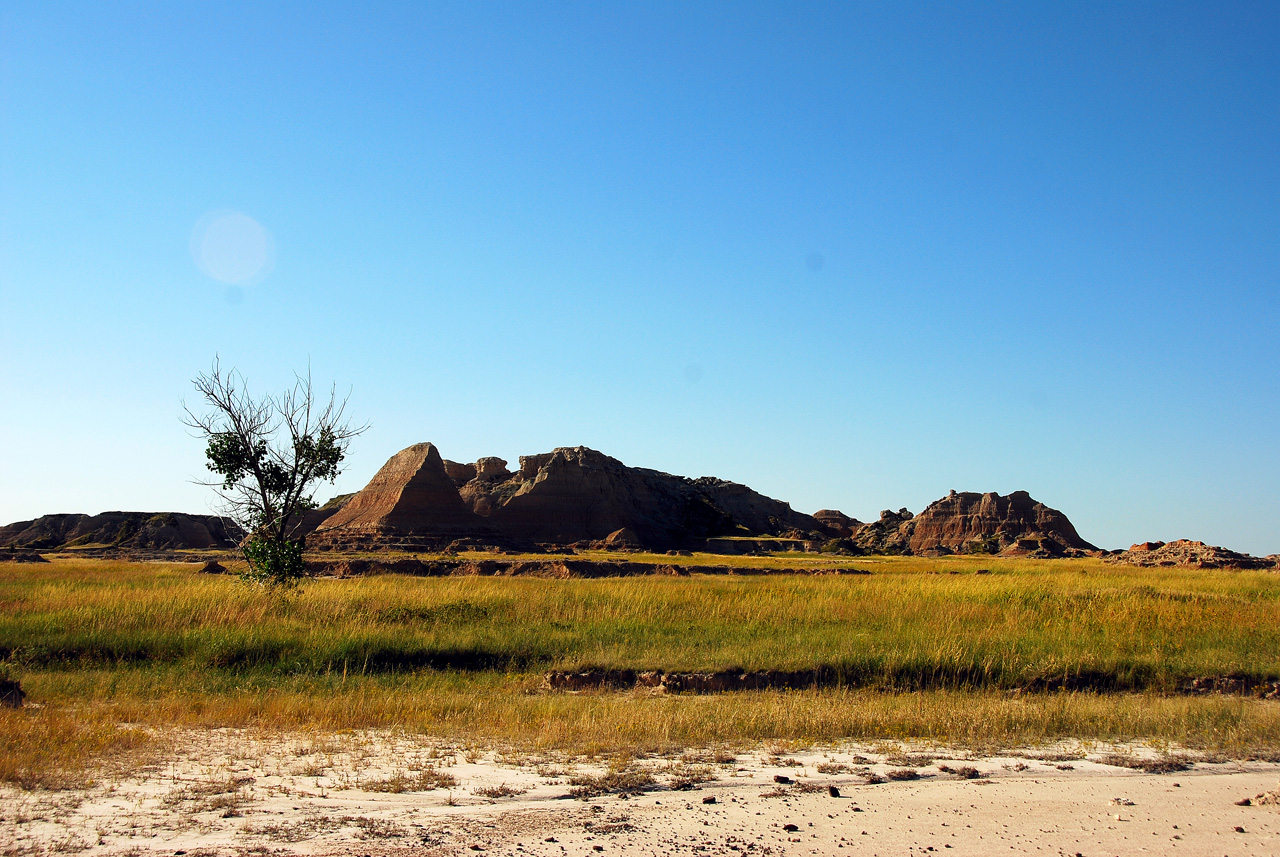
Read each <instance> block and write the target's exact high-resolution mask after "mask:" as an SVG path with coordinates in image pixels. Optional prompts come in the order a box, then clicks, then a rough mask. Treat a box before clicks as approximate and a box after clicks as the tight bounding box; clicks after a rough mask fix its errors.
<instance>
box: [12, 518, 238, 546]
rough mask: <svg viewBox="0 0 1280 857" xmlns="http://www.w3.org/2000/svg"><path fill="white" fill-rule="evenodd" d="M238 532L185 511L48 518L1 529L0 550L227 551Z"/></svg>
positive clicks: (222, 522)
mask: <svg viewBox="0 0 1280 857" xmlns="http://www.w3.org/2000/svg"><path fill="white" fill-rule="evenodd" d="M241 536H242V534H241V532H240V529H239V528H238V527H237V526H236V525H235V524H233V523H231V522H230V521H229V520H227V519H226V518H220V517H218V516H216V515H187V514H184V513H182V512H160V513H155V512H103V513H102V514H100V515H45V516H44V517H41V518H37V519H35V520H33V521H18V522H17V523H14V524H9V525H8V526H6V527H0V546H13V547H20V548H27V549H30V550H46V551H47V550H58V549H62V548H76V547H95V546H96V547H115V548H128V549H141V550H172V549H184V548H186V549H226V548H233V547H235V546H236V543H237V542H238V541H239V540H240V538H241Z"/></svg>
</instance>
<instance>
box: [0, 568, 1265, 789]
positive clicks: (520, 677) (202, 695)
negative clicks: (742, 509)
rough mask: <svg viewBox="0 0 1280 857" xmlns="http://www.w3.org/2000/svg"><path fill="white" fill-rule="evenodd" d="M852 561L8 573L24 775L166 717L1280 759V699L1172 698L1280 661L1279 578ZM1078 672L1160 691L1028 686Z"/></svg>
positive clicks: (11, 718) (664, 741)
mask: <svg viewBox="0 0 1280 857" xmlns="http://www.w3.org/2000/svg"><path fill="white" fill-rule="evenodd" d="M652 559H653V560H654V561H670V558H669V557H665V556H661V555H655V556H653V557H652ZM691 559H692V560H696V561H698V562H705V563H714V564H724V563H726V562H731V563H732V562H739V563H744V564H746V563H755V564H757V565H766V564H768V563H778V564H779V565H776V566H773V567H795V566H796V565H797V564H798V563H797V560H802V561H804V562H808V563H810V564H813V565H821V564H824V563H828V562H829V561H828V560H825V559H819V558H811V557H790V556H786V557H777V558H768V557H766V558H726V557H705V556H700V557H693V558H688V557H682V558H681V561H682V562H688V561H689V560H691ZM784 562H785V563H786V564H785V565H781V564H782V563H784ZM844 564H846V565H848V564H850V563H848V562H847V561H846V562H844ZM852 565H854V566H856V567H858V568H866V569H869V570H871V571H873V572H874V573H873V574H872V575H870V576H856V577H850V576H835V575H821V576H805V575H790V574H787V575H777V576H759V575H744V576H725V575H716V576H698V575H695V576H693V577H692V578H666V577H636V578H621V579H597V580H542V579H530V578H515V579H513V578H481V577H462V578H411V577H398V576H389V575H388V576H378V577H370V578H363V579H352V580H317V581H312V582H310V583H308V584H307V585H306V586H305V587H304V589H303V590H302V592H301V593H299V594H298V595H296V596H293V597H290V598H283V599H281V598H272V597H266V596H264V595H263V594H262V593H261V592H260V591H257V590H254V589H252V588H250V587H248V586H245V585H243V584H240V583H238V582H236V581H235V580H233V579H229V578H225V577H212V576H203V575H196V574H194V573H193V568H192V566H190V565H183V564H172V563H171V564H164V563H159V564H156V563H147V564H142V563H122V562H109V561H100V560H86V559H74V560H59V561H57V562H54V563H52V564H50V565H17V564H0V654H3V655H5V656H7V660H8V662H9V664H10V665H11V667H12V669H13V670H14V671H15V674H16V675H17V676H18V677H19V678H20V679H21V680H22V683H23V687H24V688H25V689H26V691H27V693H28V694H29V701H30V702H33V703H36V704H37V705H38V706H40V707H38V708H27V709H23V710H20V711H2V712H0V780H3V781H7V782H12V783H19V784H22V785H24V786H27V787H41V786H44V787H53V786H59V785H68V784H74V783H77V782H83V780H84V778H85V777H87V776H93V775H94V772H95V771H97V770H100V769H101V766H102V765H104V764H106V765H108V766H110V765H112V764H125V763H127V762H128V761H129V760H131V759H132V760H134V761H135V763H136V761H137V760H138V759H141V758H143V757H144V755H145V753H146V752H148V750H147V748H148V747H149V746H150V747H151V748H152V752H154V747H155V746H156V745H155V744H154V742H152V743H150V744H149V743H148V739H147V737H146V736H147V735H148V734H151V733H152V732H153V731H159V732H160V733H161V734H162V733H163V730H164V729H165V728H168V727H175V726H182V727H193V728H212V727H247V728H259V729H283V730H299V729H300V730H323V731H331V730H350V729H366V728H391V729H405V730H409V731H413V732H418V733H422V734H427V735H431V736H435V737H437V738H440V739H443V740H450V741H458V742H473V741H474V742H489V743H496V744H503V745H511V746H518V747H529V748H542V749H550V748H555V749H567V750H572V751H579V752H598V753H616V752H629V753H641V752H652V751H669V750H674V749H679V748H681V747H686V746H716V745H722V744H731V745H732V744H744V743H753V742H762V741H778V740H794V741H800V742H834V741H838V740H842V739H858V740H900V739H928V740H933V741H938V742H940V743H946V744H951V745H957V746H964V747H970V748H977V749H982V748H995V747H1011V746H1021V745H1035V744H1041V743H1045V742H1051V741H1057V740H1061V739H1064V738H1083V739H1088V740H1098V741H1132V740H1153V741H1159V742H1169V743H1176V744H1180V745H1183V746H1187V747H1192V748H1201V749H1205V750H1211V751H1213V752H1223V753H1228V754H1231V755H1236V756H1241V755H1274V754H1275V753H1276V751H1277V748H1280V703H1278V702H1275V701H1262V700H1255V699H1240V698H1227V697H1203V698H1192V697H1183V696H1170V695H1162V694H1161V693H1160V692H1158V691H1161V690H1168V689H1170V688H1171V687H1172V686H1173V685H1174V684H1175V683H1176V682H1177V681H1178V680H1180V679H1182V678H1185V677H1188V676H1194V675H1215V674H1224V673H1241V674H1246V675H1250V676H1256V677H1268V676H1270V677H1275V676H1280V577H1278V576H1276V575H1273V574H1267V573H1262V572H1234V573H1233V572H1207V571H1205V572H1202V571H1188V570H1169V571H1165V570H1159V571H1153V570H1146V569H1132V568H1125V567H1118V566H1111V565H1107V564H1104V563H1101V562H1098V561H1093V560H1082V561H1075V560H1073V561H1057V562H1036V561H1027V560H1021V561H1017V560H1014V561H1011V560H1001V559H996V558H989V557H987V558H968V557H961V558H948V559H945V560H927V559H919V558H879V557H878V558H870V559H859V560H855V561H853V562H852ZM980 568H982V569H988V570H989V571H990V573H989V574H982V575H979V574H976V573H975V572H976V571H977V570H978V569H980ZM951 572H956V573H951ZM815 665H823V666H834V667H837V668H840V669H843V670H845V672H844V673H842V675H845V676H847V677H848V678H850V679H858V680H860V681H851V682H849V684H850V686H844V687H833V688H827V689H816V690H806V691H796V692H782V691H766V692H749V693H735V694H725V695H709V696H665V697H664V696H650V695H646V694H644V693H641V692H620V693H619V692H601V693H583V694H561V693H548V692H544V691H542V690H541V673H542V671H543V670H545V669H550V668H561V669H563V668H577V667H583V666H604V667H619V668H633V669H666V670H699V669H719V668H726V667H741V668H746V669H796V668H807V667H813V666H815ZM1072 672H1074V673H1077V674H1080V673H1086V672H1092V673H1097V674H1098V675H1101V676H1104V677H1105V676H1110V677H1111V678H1112V679H1113V680H1114V686H1115V687H1118V688H1126V687H1128V688H1137V689H1139V690H1142V692H1137V693H1111V694H1095V693H1052V694H1022V695H1018V696H1015V695H1010V694H1009V693H1008V692H1007V690H1008V688H1010V687H1014V686H1018V685H1019V684H1021V683H1023V682H1025V681H1027V680H1028V679H1030V678H1034V677H1037V676H1047V675H1054V674H1064V673H1072ZM886 688H890V689H892V688H896V689H898V690H901V689H902V688H916V689H917V690H916V691H915V692H883V691H884V690H885V689H886ZM920 688H923V689H920ZM119 724H129V725H130V727H129V728H123V729H122V728H121V727H120V726H119ZM133 727H142V729H141V731H140V729H139V728H133ZM152 727H154V730H153V729H152Z"/></svg>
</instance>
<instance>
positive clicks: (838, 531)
mask: <svg viewBox="0 0 1280 857" xmlns="http://www.w3.org/2000/svg"><path fill="white" fill-rule="evenodd" d="M813 518H814V520H816V521H817V522H818V523H820V524H822V525H823V526H824V527H826V528H827V532H828V533H830V534H831V535H833V536H836V537H838V538H849V537H850V536H852V535H853V534H854V533H855V532H856V531H857V529H858V528H859V527H861V526H862V522H861V521H859V520H858V519H857V518H850V517H849V516H848V515H846V514H845V513H844V512H840V511H838V510H835V509H819V510H818V511H816V512H814V513H813Z"/></svg>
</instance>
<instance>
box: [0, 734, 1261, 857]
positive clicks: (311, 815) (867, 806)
mask: <svg viewBox="0 0 1280 857" xmlns="http://www.w3.org/2000/svg"><path fill="white" fill-rule="evenodd" d="M166 738H168V739H171V740H172V742H173V746H174V748H175V749H174V751H173V753H172V758H171V760H169V761H167V762H165V763H163V764H160V765H157V766H154V767H153V768H150V769H148V770H144V771H141V772H134V773H133V774H131V775H128V776H122V777H119V778H111V777H104V778H103V779H102V780H101V781H100V782H99V783H97V784H95V785H94V786H92V787H90V788H86V789H83V790H73V791H62V792H22V791H19V790H16V789H13V788H9V787H5V788H3V789H0V852H2V853H3V854H5V855H13V857H17V855H25V854H31V855H36V854H49V853H82V854H122V855H123V854H132V855H145V854H157V855H160V854H163V855H177V857H184V855H185V857H206V855H215V854H247V853H259V854H265V853H271V854H281V855H289V854H308V855H328V854H333V855H339V854H341V855H356V857H361V855H370V857H373V855H390V854H393V853H394V854H400V853H410V852H411V853H413V854H423V855H426V854H459V855H461V854H475V853H481V852H484V853H497V854H514V855H553V856H554V855H566V854H582V855H594V854H634V855H645V854H654V855H658V854H688V855H700V857H705V855H715V854H758V855H784V854H788V855H790V854H794V855H808V854H867V855H900V854H930V853H932V854H941V853H947V854H971V855H986V854H1068V855H1073V854H1083V855H1089V857H1093V855H1103V854H1105V855H1113V854H1140V853H1148V854H1192V855H1214V857H1218V855H1242V857H1243V855H1269V854H1275V855H1280V806H1276V805H1252V806H1240V805H1237V801H1240V800H1241V799H1243V798H1246V797H1249V798H1252V797H1253V796H1255V795H1257V794H1259V793H1263V792H1268V791H1271V790H1274V789H1276V788H1277V781H1278V780H1280V764H1277V763H1268V762H1223V761H1213V762H1209V761H1194V762H1192V763H1191V764H1190V767H1189V768H1187V769H1184V770H1174V771H1172V772H1169V773H1160V774H1157V773H1147V772H1144V771H1143V770H1141V769H1135V768H1133V767H1125V766H1122V765H1121V764H1120V763H1121V762H1125V763H1127V764H1128V765H1140V764H1144V763H1152V762H1159V761H1160V759H1161V758H1163V759H1164V763H1163V764H1164V766H1165V767H1173V768H1176V767H1178V764H1177V763H1176V759H1175V760H1174V761H1175V763H1174V764H1169V762H1170V760H1169V758H1168V757H1158V756H1157V755H1156V754H1154V753H1152V752H1151V751H1149V750H1146V749H1144V748H1135V747H1127V748H1114V747H1089V748H1081V747H1057V748H1052V750H1051V751H1048V752H1046V750H1045V749H1044V748H1040V749H1039V750H1038V751H1034V752H1032V751H1028V752H1026V753H1018V754H1009V755H1007V756H1003V757H993V758H974V757H970V756H969V755H968V754H965V753H958V752H954V751H946V750H943V749H939V748H933V747H928V746H923V745H913V746H911V747H903V746H902V745H896V744H878V745H842V746H840V747H838V748H806V749H802V750H796V751H794V752H788V751H787V748H784V747H773V748H768V749H757V750H753V751H751V752H741V753H736V754H730V753H727V752H725V751H723V750H720V751H712V750H706V751H699V752H691V753H686V754H683V755H682V756H680V757H675V756H672V757H662V758H658V757H654V758H644V759H639V760H613V761H612V762H610V761H609V760H594V761H585V760H582V759H570V758H566V757H561V756H557V755H554V754H540V755H532V754H514V753H502V752H495V751H492V750H483V749H480V748H465V747H456V746H446V745H442V744H440V743H438V742H432V741H430V740H428V739H424V738H421V737H417V736H404V735H396V734H391V733H358V734H348V735H308V734H280V733H265V734H264V733H256V734H255V733H243V732H232V731H215V732H183V733H172V734H170V735H169V736H166ZM1086 750H1087V752H1086ZM1117 752H1119V755H1116V754H1117ZM1187 758H1188V759H1194V757H1187ZM1103 760H1106V761H1103ZM1148 766H1149V767H1150V764H1148ZM909 772H914V778H913V774H912V773H909ZM779 779H780V780H781V781H779ZM876 780H884V782H874V781H876ZM681 787H683V788H681ZM832 789H834V790H835V792H837V793H838V796H837V795H836V794H833V791H832Z"/></svg>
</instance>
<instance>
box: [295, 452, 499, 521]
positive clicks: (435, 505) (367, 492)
mask: <svg viewBox="0 0 1280 857" xmlns="http://www.w3.org/2000/svg"><path fill="white" fill-rule="evenodd" d="M474 520H475V515H474V514H472V512H471V510H470V509H469V508H467V506H466V504H465V503H463V502H462V497H461V496H459V494H458V487H457V485H456V484H455V483H454V481H453V479H451V478H450V477H449V473H448V471H447V470H446V469H445V463H444V459H443V458H441V457H440V452H439V451H438V450H437V449H436V447H435V445H434V444H431V443H415V444H414V445H413V446H410V447H408V448H406V449H402V450H400V451H399V452H397V453H396V454H395V455H393V456H391V458H390V459H389V460H388V461H387V463H386V464H384V465H382V469H381V470H379V471H378V472H377V473H376V474H375V475H374V477H373V479H371V480H370V481H369V484H368V485H366V486H365V487H364V490H362V491H360V493H358V494H356V495H355V496H354V497H352V498H351V500H350V501H349V502H348V503H347V505H346V506H344V507H343V508H342V510H341V511H339V512H338V513H337V514H335V515H334V516H333V517H331V518H329V520H327V521H325V522H324V523H323V524H322V525H321V526H320V527H319V529H320V530H335V529H339V528H344V529H369V530H387V531H397V532H407V533H411V532H417V531H420V530H439V529H442V528H443V529H447V528H450V527H456V526H458V525H463V524H468V523H471V522H474Z"/></svg>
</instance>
